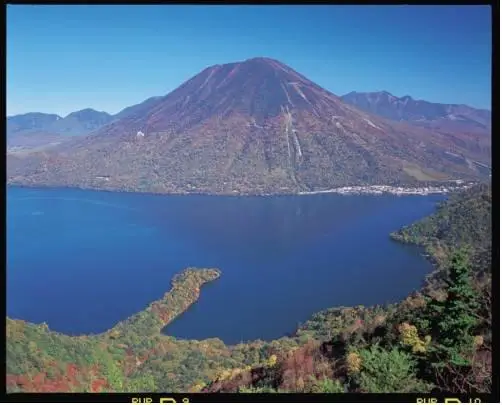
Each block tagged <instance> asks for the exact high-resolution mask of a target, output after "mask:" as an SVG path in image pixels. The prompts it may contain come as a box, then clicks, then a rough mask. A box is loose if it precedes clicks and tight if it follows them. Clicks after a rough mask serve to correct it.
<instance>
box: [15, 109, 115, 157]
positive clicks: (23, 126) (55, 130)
mask: <svg viewBox="0 0 502 405" xmlns="http://www.w3.org/2000/svg"><path fill="white" fill-rule="evenodd" d="M112 120H113V117H112V116H111V115H110V114H108V113H106V112H100V111H96V110H93V109H91V108H86V109H84V110H80V111H75V112H72V113H70V114H68V115H67V116H66V117H64V118H62V117H60V116H59V115H56V114H44V113H27V114H21V115H13V116H10V117H7V146H8V147H10V148H15V147H18V148H36V147H41V146H48V145H51V144H57V143H61V142H65V141H66V140H68V139H67V138H68V137H72V136H81V135H87V134H89V133H91V132H92V131H94V130H96V129H99V128H101V127H102V126H103V125H105V124H107V123H109V122H110V121H112Z"/></svg>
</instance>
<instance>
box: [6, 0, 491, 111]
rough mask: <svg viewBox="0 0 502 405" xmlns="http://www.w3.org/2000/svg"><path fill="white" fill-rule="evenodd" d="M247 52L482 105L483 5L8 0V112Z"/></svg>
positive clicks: (111, 97)
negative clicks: (49, 0) (43, 0)
mask: <svg viewBox="0 0 502 405" xmlns="http://www.w3.org/2000/svg"><path fill="white" fill-rule="evenodd" d="M255 56H267V57H272V58H275V59H278V60H280V61H282V62H284V63H286V64H287V65H289V66H291V67H292V68H293V69H295V70H297V71H298V72H300V73H302V74H304V75H305V76H307V77H308V78H309V79H311V80H313V81H314V82H316V83H318V84H319V85H321V86H323V87H325V88H326V89H328V90H330V91H332V92H333V93H335V94H337V95H343V94H345V93H348V92H350V91H353V90H355V91H378V90H387V91H390V92H391V93H393V94H395V95H397V96H404V95H411V96H412V97H414V98H418V99H425V100H428V101H434V102H443V103H465V104H469V105H472V106H474V107H479V108H490V104H491V9H490V7H489V6H160V5H159V6H47V5H45V6H30V5H10V6H8V8H7V114H8V115H12V114H20V113H25V112H29V111H40V112H48V113H57V114H61V115H66V114H68V113H69V112H71V111H76V110H79V109H83V108H87V107H91V108H95V109H97V110H102V111H107V112H109V113H116V112H118V111H119V110H121V109H122V108H124V107H127V106H130V105H133V104H137V103H139V102H141V101H143V100H145V99H146V98H149V97H151V96H156V95H164V94H167V93H168V92H170V91H171V90H173V89H175V88H176V87H177V86H179V85H180V84H181V83H183V82H184V81H185V80H187V79H189V78H190V77H192V76H193V75H195V74H197V73H198V72H200V71H201V70H202V69H204V68H205V67H207V66H210V65H214V64H222V63H227V62H235V61H239V60H245V59H248V58H251V57H255Z"/></svg>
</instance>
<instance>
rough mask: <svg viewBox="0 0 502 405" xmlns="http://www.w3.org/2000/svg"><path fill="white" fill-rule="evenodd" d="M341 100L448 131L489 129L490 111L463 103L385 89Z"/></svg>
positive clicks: (367, 109)
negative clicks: (433, 101)
mask: <svg viewBox="0 0 502 405" xmlns="http://www.w3.org/2000/svg"><path fill="white" fill-rule="evenodd" d="M342 100H343V101H345V102H346V103H349V104H351V105H353V106H355V107H357V108H360V109H361V110H363V111H367V112H370V113H372V114H376V115H379V116H381V117H385V118H388V119H391V120H394V121H406V122H408V123H411V124H414V125H420V126H423V127H428V128H435V129H439V130H447V131H463V132H474V133H487V134H489V133H491V112H490V111H489V110H483V109H478V108H473V107H470V106H467V105H464V104H441V103H432V102H429V101H425V100H415V99H413V98H412V97H410V96H404V97H396V96H394V95H393V94H391V93H389V92H387V91H379V92H368V93H358V92H355V91H353V92H350V93H348V94H345V95H344V96H342Z"/></svg>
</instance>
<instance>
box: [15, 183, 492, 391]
mask: <svg viewBox="0 0 502 405" xmlns="http://www.w3.org/2000/svg"><path fill="white" fill-rule="evenodd" d="M490 218H491V188H490V187H488V186H479V187H476V188H473V189H471V190H468V191H465V192H463V193H462V194H459V195H455V196H452V198H451V199H450V200H449V201H447V202H446V203H444V204H442V205H441V206H440V207H439V208H438V210H437V213H436V214H434V215H432V216H431V217H429V218H426V219H424V220H422V221H420V222H418V223H417V224H414V225H412V226H410V227H407V228H405V229H403V230H401V231H399V232H397V233H396V234H395V235H394V236H395V237H396V238H399V239H400V240H403V241H406V242H413V243H419V244H422V245H424V246H426V247H427V249H428V251H429V253H430V254H431V255H433V257H434V258H435V260H436V262H437V263H438V272H437V276H436V280H438V282H434V283H431V284H429V285H428V288H427V289H424V290H422V291H420V292H416V293H414V294H412V295H410V296H409V297H408V298H407V299H406V300H404V301H403V302H400V303H396V304H394V305H390V306H387V307H371V308H365V307H354V308H333V309H328V310H325V311H322V312H320V313H318V314H315V315H313V316H312V318H311V319H310V320H309V321H308V322H306V323H305V324H304V325H302V326H301V327H300V328H299V329H298V331H297V332H296V334H295V335H294V336H292V337H284V338H282V339H279V340H276V341H272V342H262V341H255V342H250V343H245V344H239V345H235V346H227V345H225V344H224V343H223V342H222V341H221V340H219V339H208V340H203V341H195V340H179V339H176V338H173V337H170V336H165V335H162V334H161V329H162V328H163V327H164V326H165V325H167V324H168V323H169V322H171V321H172V320H173V319H174V318H175V317H177V316H179V315H180V314H181V313H183V312H184V311H185V310H186V309H187V308H188V307H189V306H190V305H191V304H192V303H194V302H195V301H196V300H197V299H198V297H199V293H200V288H201V287H202V286H203V285H204V284H205V283H208V282H217V281H215V280H217V278H218V277H220V273H219V271H217V270H216V269H201V270H197V269H187V270H186V271H185V272H183V273H181V274H180V275H179V276H177V277H175V279H174V280H173V285H172V289H171V290H170V291H169V292H168V293H167V294H166V295H165V296H164V297H162V298H161V299H159V300H158V301H155V302H153V303H152V304H151V305H150V306H149V307H148V308H146V309H145V310H144V311H142V312H140V313H138V314H135V315H133V316H132V317H130V318H128V319H127V320H125V321H123V322H121V323H119V324H118V325H116V326H115V327H114V328H112V329H110V330H109V331H108V332H106V333H103V334H100V335H90V336H79V337H70V336H66V335H63V334H60V333H56V332H53V331H50V330H49V328H48V327H47V325H44V324H42V325H34V324H31V323H27V322H24V321H20V320H12V319H9V318H7V357H6V359H7V390H8V392H19V391H25V392H26V391H27V392H55V391H56V392H57V391H59V392H61V391H62V392H68V391H70V392H103V391H109V392H200V391H203V392H377V393H378V392H428V391H431V390H433V389H436V390H442V391H454V392H464V393H465V392H490V390H491V339H492V333H491V327H492V326H491V259H490V255H491V237H492V236H491V233H492V229H491V219H490ZM473 252H475V254H474V255H473ZM474 259H475V260H474ZM481 259H482V260H481ZM403 271H406V269H403ZM222 276H223V277H224V275H222ZM389 370H392V371H391V372H389Z"/></svg>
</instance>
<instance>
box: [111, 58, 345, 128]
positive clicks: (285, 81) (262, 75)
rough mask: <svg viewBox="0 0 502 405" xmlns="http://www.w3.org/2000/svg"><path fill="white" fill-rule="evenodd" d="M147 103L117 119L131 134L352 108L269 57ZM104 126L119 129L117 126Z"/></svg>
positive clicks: (211, 70) (206, 73)
mask: <svg viewBox="0 0 502 405" xmlns="http://www.w3.org/2000/svg"><path fill="white" fill-rule="evenodd" d="M142 104H145V105H144V106H138V107H134V108H132V109H131V110H133V111H135V113H134V114H130V115H129V114H128V115H127V116H125V117H124V118H125V119H126V122H121V121H119V122H118V123H117V124H118V125H119V126H120V127H123V128H125V127H127V128H128V129H129V130H130V132H131V133H135V131H142V132H145V131H147V132H152V131H154V132H158V131H163V130H166V129H167V128H171V129H175V130H177V131H182V130H185V129H187V128H191V127H193V126H195V125H198V124H200V123H202V122H204V121H207V120H209V119H215V118H217V119H229V118H230V117H236V116H241V117H247V118H246V119H247V120H248V121H251V122H256V123H258V124H263V123H264V122H265V121H266V120H268V119H271V118H274V117H277V116H279V115H281V114H283V113H284V111H304V110H307V111H310V112H311V113H313V114H315V115H317V116H329V117H331V115H333V114H323V110H326V109H329V110H333V109H334V110H336V111H337V112H338V113H339V115H340V114H342V111H341V110H343V109H348V110H350V109H351V107H347V106H344V104H343V103H341V101H340V100H339V99H338V97H336V96H335V95H333V94H331V93H329V92H327V91H326V90H324V89H323V88H321V87H319V86H318V85H316V84H315V83H313V82H311V81H310V80H308V79H307V78H306V77H305V76H303V75H301V74H299V73H298V72H296V71H295V70H293V69H292V68H290V67H289V66H287V65H285V64H283V63H281V62H279V61H277V60H275V59H272V58H265V57H257V58H251V59H247V60H245V61H242V62H234V63H227V64H223V65H213V66H210V67H208V68H206V69H204V70H203V71H202V72H200V73H199V74H197V75H195V76H193V77H192V78H191V79H189V80H188V81H187V82H185V83H184V84H182V85H181V86H180V87H178V88H177V89H175V90H174V91H172V92H171V93H169V94H168V95H166V96H164V97H161V98H159V99H155V100H153V101H151V102H149V103H146V102H145V103H142ZM335 105H336V106H335ZM105 129H106V130H107V131H109V132H110V131H111V132H116V131H113V126H109V127H107V128H105Z"/></svg>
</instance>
